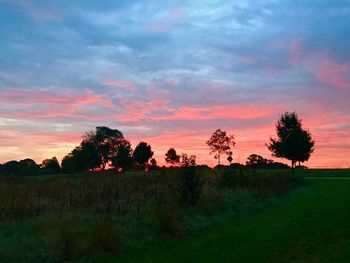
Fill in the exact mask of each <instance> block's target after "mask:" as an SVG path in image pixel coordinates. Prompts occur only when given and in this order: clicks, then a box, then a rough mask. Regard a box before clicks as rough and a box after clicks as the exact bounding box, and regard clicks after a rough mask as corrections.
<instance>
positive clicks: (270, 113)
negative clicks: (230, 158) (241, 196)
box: [0, 0, 350, 167]
mask: <svg viewBox="0 0 350 263" xmlns="http://www.w3.org/2000/svg"><path fill="white" fill-rule="evenodd" d="M0 32H1V34H0V162H5V161H8V160H11V159H22V158H25V157H31V158H33V159H35V160H36V161H37V162H41V160H42V159H43V158H47V157H52V156H54V155H55V156H57V157H58V158H59V159H61V158H62V157H63V156H64V155H65V154H67V153H68V152H69V151H70V150H72V148H73V147H74V146H76V145H77V144H78V143H79V142H80V141H81V136H82V134H84V132H85V131H88V130H92V129H94V127H96V126H100V125H105V126H109V127H111V128H117V129H119V130H121V131H122V132H123V133H124V135H125V137H127V138H129V139H130V140H131V142H132V144H133V145H134V146H135V145H136V144H137V143H138V142H139V141H141V140H144V141H147V142H148V143H150V144H151V145H152V147H153V148H154V150H155V152H156V158H157V160H158V162H160V163H162V162H164V161H163V160H164V153H165V152H166V150H167V149H168V148H169V147H175V148H176V149H177V150H178V152H180V153H181V152H186V153H188V154H195V155H197V162H198V163H207V164H213V163H214V162H215V160H214V159H213V158H212V156H210V155H209V151H208V149H207V147H206V145H205V142H206V140H207V139H208V138H209V137H210V134H211V133H212V132H213V131H214V130H215V129H217V128H221V129H223V130H226V131H227V132H229V133H231V134H234V135H235V137H236V143H237V144H236V147H235V150H234V161H236V162H237V161H238V162H245V160H246V157H247V156H248V155H249V154H251V153H257V154H260V155H263V156H264V157H268V158H270V153H269V152H268V150H267V148H266V146H265V143H266V142H268V139H269V137H270V136H275V130H274V125H275V122H276V121H277V119H278V117H279V115H280V114H281V113H283V112H285V111H294V110H295V111H296V112H297V113H298V114H299V116H300V117H301V118H302V120H303V125H304V127H305V128H307V129H309V130H310V132H311V133H312V134H313V136H314V137H315V139H316V150H315V153H314V154H313V156H312V157H311V159H310V160H309V162H308V163H307V165H308V166H310V167H349V166H350V106H349V103H350V50H349V47H350V1H349V0H308V1H305V0H293V1H292V0H290V1H277V0H251V1H248V0H246V1H244V0H234V1H227V0H226V1H224V0H222V1H219V0H216V1H207V0H194V1H176V0H162V1H155V0H148V1H131V0H125V1H124V0H120V1H107V0H99V1H90V0H84V1H83V0H81V1H70V0H66V1H64V0H62V1H39V0H38V1H34V0H0Z"/></svg>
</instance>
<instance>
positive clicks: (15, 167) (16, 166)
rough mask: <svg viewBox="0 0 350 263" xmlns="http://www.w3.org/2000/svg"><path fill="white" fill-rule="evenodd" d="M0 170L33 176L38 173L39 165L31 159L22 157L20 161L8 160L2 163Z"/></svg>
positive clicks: (6, 172) (9, 173)
mask: <svg viewBox="0 0 350 263" xmlns="http://www.w3.org/2000/svg"><path fill="white" fill-rule="evenodd" d="M1 171H2V172H3V173H4V174H8V175H20V176H26V175H29V176H34V175H37V174H39V171H40V166H39V165H38V164H36V163H35V161H34V160H32V159H29V158H27V159H24V160H21V161H19V162H18V161H9V162H7V163H4V164H3V165H2V167H1Z"/></svg>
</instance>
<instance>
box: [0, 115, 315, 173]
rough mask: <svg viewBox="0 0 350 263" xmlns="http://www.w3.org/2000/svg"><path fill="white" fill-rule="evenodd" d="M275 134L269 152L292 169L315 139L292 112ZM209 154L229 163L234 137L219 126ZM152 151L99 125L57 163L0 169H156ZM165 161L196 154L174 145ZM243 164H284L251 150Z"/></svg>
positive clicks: (191, 162) (190, 161)
mask: <svg viewBox="0 0 350 263" xmlns="http://www.w3.org/2000/svg"><path fill="white" fill-rule="evenodd" d="M276 134H277V138H270V141H269V143H267V144H266V146H267V148H268V149H269V150H270V151H271V153H272V156H274V157H278V158H285V159H288V160H290V161H291V167H292V168H293V169H294V168H295V167H296V163H297V162H299V166H301V163H303V162H305V161H307V160H308V159H309V158H310V155H311V153H312V152H313V151H314V145H315V140H314V139H313V138H312V136H311V134H310V132H309V131H307V130H305V129H304V128H303V127H302V120H301V119H300V118H299V117H298V115H297V114H296V113H295V112H285V113H284V114H282V115H281V116H280V118H279V120H278V121H277V123H276ZM206 144H207V145H208V147H209V149H210V154H213V155H214V158H215V159H217V161H218V165H221V158H222V156H225V157H226V158H227V161H228V162H229V163H230V165H236V166H242V165H240V164H237V163H236V164H231V162H232V161H233V157H232V156H233V148H234V146H235V138H234V136H233V135H229V134H227V133H226V132H225V131H222V130H221V129H217V130H215V131H214V132H213V134H212V135H211V137H210V138H209V140H208V141H207V142H206ZM153 155H154V152H153V150H152V148H151V146H150V145H149V144H148V143H146V142H140V143H139V144H138V145H137V146H136V147H135V148H134V149H132V146H131V143H130V141H129V140H128V139H126V138H125V137H124V135H123V133H122V132H121V131H119V130H117V129H111V128H109V127H105V126H100V127H96V129H95V130H94V131H89V132H87V133H85V135H84V136H83V140H82V142H81V143H80V144H79V145H78V146H77V147H75V148H74V149H73V150H72V151H71V152H70V153H68V154H67V155H66V156H65V157H64V158H63V159H62V162H61V165H60V164H59V162H58V160H57V158H56V157H53V158H51V159H45V160H44V161H43V162H42V164H41V165H38V164H36V163H35V161H34V160H32V159H24V160H21V161H19V162H18V161H9V162H7V163H5V164H3V165H0V172H1V173H5V174H15V175H35V174H38V173H44V174H45V173H57V172H60V171H62V172H64V173H75V172H79V171H84V170H91V171H97V170H105V169H106V168H107V167H108V168H109V167H111V168H114V169H117V170H118V171H125V170H128V169H142V170H149V169H156V168H157V167H158V166H157V161H156V160H155V159H154V158H153ZM165 162H166V163H167V164H168V165H170V166H172V167H188V166H196V156H195V155H191V156H188V155H187V154H186V153H182V154H181V155H180V154H178V153H177V152H176V150H175V149H174V148H172V147H171V148H169V150H168V151H167V152H166V153H165ZM246 166H248V167H253V168H286V167H288V166H287V165H285V164H283V163H279V162H274V161H273V160H268V159H265V158H263V157H262V156H260V155H257V154H252V155H250V156H249V157H248V159H247V162H246Z"/></svg>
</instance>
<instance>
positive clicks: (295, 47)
mask: <svg viewBox="0 0 350 263" xmlns="http://www.w3.org/2000/svg"><path fill="white" fill-rule="evenodd" d="M302 47H303V40H302V39H294V40H293V41H292V42H291V43H290V45H289V63H290V64H292V65H297V64H300V62H301V57H302V55H303V48H302Z"/></svg>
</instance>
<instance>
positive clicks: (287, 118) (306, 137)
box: [267, 112, 315, 168]
mask: <svg viewBox="0 0 350 263" xmlns="http://www.w3.org/2000/svg"><path fill="white" fill-rule="evenodd" d="M276 133H277V137H278V138H277V139H273V138H270V143H269V144H267V147H268V149H269V150H270V151H271V152H272V155H273V156H275V157H279V158H286V159H288V160H290V161H291V162H292V168H294V167H295V164H296V162H305V161H307V160H308V159H309V158H310V155H311V153H312V152H313V151H314V145H315V141H314V140H313V139H312V137H311V134H310V133H309V132H308V131H306V130H304V129H303V128H302V120H301V119H299V117H298V115H297V114H296V113H295V112H285V113H284V114H283V115H282V116H281V117H280V119H279V120H278V121H277V124H276Z"/></svg>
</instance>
